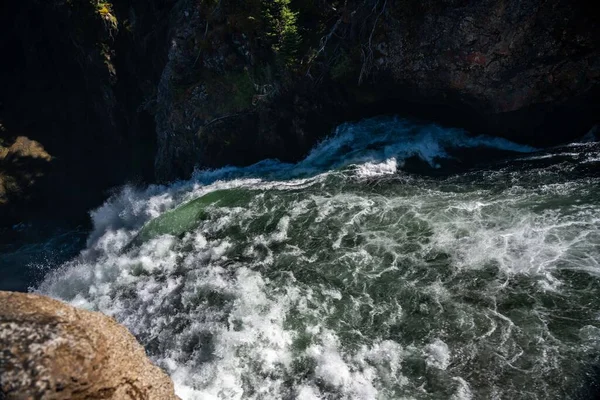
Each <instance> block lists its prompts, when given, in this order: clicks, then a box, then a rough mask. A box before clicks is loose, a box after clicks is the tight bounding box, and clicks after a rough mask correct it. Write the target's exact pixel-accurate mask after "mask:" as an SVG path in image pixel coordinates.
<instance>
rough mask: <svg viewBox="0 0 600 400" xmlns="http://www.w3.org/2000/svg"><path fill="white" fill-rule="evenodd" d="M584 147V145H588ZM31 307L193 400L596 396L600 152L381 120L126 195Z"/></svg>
mask: <svg viewBox="0 0 600 400" xmlns="http://www.w3.org/2000/svg"><path fill="white" fill-rule="evenodd" d="M592 139H593V138H592ZM92 216H93V219H94V223H95V228H94V231H93V232H92V234H91V235H90V237H89V239H88V244H87V249H86V250H84V251H83V252H82V253H81V255H80V256H79V257H77V258H76V259H74V260H72V261H70V262H68V263H66V264H65V265H63V266H62V267H61V268H60V269H59V270H57V271H55V272H53V273H52V274H50V275H48V276H47V277H46V279H45V281H44V282H43V283H42V284H41V286H40V287H39V289H38V290H39V291H41V292H43V293H46V294H50V295H52V296H54V297H58V298H62V299H65V300H67V301H69V302H71V303H72V304H75V305H77V306H80V307H85V308H89V309H94V310H100V311H102V312H104V313H107V314H110V315H112V316H114V317H115V318H116V319H117V320H119V321H120V322H122V323H123V324H125V325H126V326H127V327H129V328H130V330H131V331H132V332H133V333H134V334H135V335H136V336H137V337H138V338H139V339H140V341H141V342H142V343H143V344H144V345H145V347H146V349H147V351H148V353H149V355H150V356H151V357H152V359H153V360H154V361H155V362H156V363H158V364H159V365H160V366H161V367H163V368H164V369H165V370H166V371H167V372H168V373H169V374H170V375H171V376H172V378H173V380H174V381H175V384H176V390H177V393H178V394H179V395H180V396H181V397H182V398H183V399H185V400H187V399H301V400H306V399H571V398H573V399H574V398H581V399H586V398H594V395H595V393H596V392H595V391H596V390H597V389H598V387H597V385H598V381H599V377H600V372H599V369H600V368H599V367H600V144H599V143H595V142H593V140H592V141H588V142H581V143H575V144H572V145H569V146H564V147H560V148H555V149H551V150H549V151H544V152H540V151H536V149H533V148H530V147H526V146H520V145H517V144H514V143H511V142H508V141H504V140H500V139H493V138H487V137H482V136H479V137H472V136H469V135H467V134H465V133H463V132H461V131H457V130H450V129H444V128H440V127H437V126H433V125H420V124H416V123H411V122H408V121H404V120H399V119H393V118H384V119H373V120H367V121H363V122H361V123H357V124H347V125H343V126H341V127H339V128H338V130H337V131H336V133H335V136H333V137H331V138H330V139H328V140H326V141H324V142H323V143H321V144H320V145H319V146H317V147H316V148H315V149H314V150H313V152H312V153H311V154H310V155H309V156H308V157H307V158H306V159H305V160H304V161H302V162H300V163H298V164H294V165H292V164H282V163H278V162H276V161H265V162H262V163H259V164H257V165H254V166H252V167H247V168H225V169H220V170H215V171H199V172H197V173H196V174H195V175H194V177H193V178H192V179H191V180H189V181H185V182H177V183H174V184H172V185H170V186H152V187H150V188H147V189H145V190H136V189H133V188H126V189H124V190H123V192H122V193H121V194H120V195H117V196H115V197H113V198H112V199H110V200H109V201H108V202H107V203H106V204H105V205H104V206H103V207H101V208H100V209H98V210H96V211H94V212H93V213H92Z"/></svg>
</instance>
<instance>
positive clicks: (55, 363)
mask: <svg viewBox="0 0 600 400" xmlns="http://www.w3.org/2000/svg"><path fill="white" fill-rule="evenodd" d="M0 304H1V307H0V349H1V353H0V398H6V399H29V398H31V399H34V398H35V399H53V400H59V399H74V400H76V399H112V400H121V399H123V400H129V399H131V400H134V399H135V400H176V399H178V397H177V396H176V395H175V393H174V389H173V383H172V382H171V380H170V378H169V377H168V376H167V375H166V374H165V373H164V372H163V371H161V370H160V369H159V368H158V367H156V366H155V365H153V364H152V363H151V362H150V360H148V359H147V358H146V354H145V352H144V349H143V347H142V346H140V344H139V343H137V341H136V340H135V338H134V337H133V335H131V333H129V332H128V331H127V329H126V328H125V327H123V326H121V325H119V324H118V323H117V322H116V321H115V320H113V319H112V318H110V317H107V316H105V315H103V314H101V313H98V312H91V311H85V310H79V309H76V308H74V307H71V306H69V305H67V304H65V303H62V302H60V301H57V300H53V299H50V298H47V297H44V296H39V295H35V294H24V293H13V292H0Z"/></svg>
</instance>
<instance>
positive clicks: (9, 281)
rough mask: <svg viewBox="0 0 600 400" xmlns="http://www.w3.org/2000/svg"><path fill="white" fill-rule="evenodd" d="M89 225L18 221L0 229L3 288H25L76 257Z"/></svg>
mask: <svg viewBox="0 0 600 400" xmlns="http://www.w3.org/2000/svg"><path fill="white" fill-rule="evenodd" d="M88 233H89V228H86V227H83V226H77V227H68V226H59V225H30V224H28V225H26V224H18V225H15V226H13V227H7V228H2V229H1V230H0V290H8V291H16V292H26V291H27V290H28V289H29V288H31V287H33V286H35V285H37V284H38V283H39V282H40V281H41V280H42V279H43V278H44V276H45V275H46V273H47V272H49V271H50V270H52V269H54V268H56V267H58V266H60V265H61V264H63V263H64V262H66V261H68V260H70V259H72V258H73V257H75V256H76V255H77V254H78V253H79V252H80V251H81V250H82V249H83V248H84V247H85V242H86V237H87V235H88Z"/></svg>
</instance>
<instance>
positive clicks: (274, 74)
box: [156, 0, 600, 180]
mask: <svg viewBox="0 0 600 400" xmlns="http://www.w3.org/2000/svg"><path fill="white" fill-rule="evenodd" d="M250 3H252V2H250ZM179 4H180V5H181V6H182V7H181V8H180V9H179V11H178V12H177V13H175V14H174V15H173V21H175V22H174V26H176V28H175V30H174V31H173V32H172V42H171V47H170V50H169V62H168V63H167V67H166V68H165V71H164V72H163V75H162V79H161V82H160V85H159V89H158V102H157V104H158V112H157V113H156V121H157V134H158V141H159V146H158V155H157V158H156V171H157V175H158V177H159V178H160V179H162V180H168V179H173V178H175V177H182V176H187V175H189V173H190V172H191V171H192V168H193V167H194V166H195V165H196V166H208V167H217V166H222V165H225V164H229V163H232V164H249V163H252V162H256V161H258V160H260V159H262V158H265V157H276V158H280V159H284V160H287V161H293V160H297V159H298V158H300V157H302V156H303V155H304V154H306V152H307V151H309V149H310V147H311V146H312V145H314V143H315V141H317V140H319V139H320V138H322V137H323V136H325V135H327V134H328V133H329V132H330V130H331V128H332V127H333V126H335V125H336V124H338V123H340V122H343V121H346V120H349V119H358V118H361V117H366V116H370V115H375V114H385V113H395V114H400V115H413V116H417V117H426V118H430V119H437V120H440V121H441V122H442V123H447V124H450V125H455V126H459V127H464V128H466V129H468V130H471V131H473V132H475V133H487V134H492V135H499V136H503V137H507V138H509V139H512V140H516V141H519V142H523V143H528V144H533V145H536V146H545V145H552V144H557V143H560V142H565V141H569V140H572V139H574V138H577V137H579V136H581V135H583V134H584V133H585V132H587V131H588V130H589V129H590V128H591V127H592V126H593V125H594V124H595V123H597V122H598V121H599V116H600V107H599V101H598V99H599V89H598V80H599V77H600V49H599V46H600V28H599V26H600V25H599V24H598V17H596V14H595V13H593V12H592V7H591V4H590V5H588V4H587V3H585V2H577V3H573V2H569V1H561V0H553V1H540V0H526V1H511V0H485V1H464V0H460V1H458V0H456V1H455V0H449V1H448V0H443V1H442V0H431V1H426V2H421V1H398V2H391V1H383V0H382V1H370V2H369V1H368V2H362V1H361V2H352V1H349V2H347V3H345V4H346V6H345V7H344V4H343V3H341V2H340V4H336V5H335V6H336V7H335V8H332V9H328V8H327V7H325V6H322V7H321V6H320V7H321V8H318V9H316V10H315V9H314V8H313V9H311V8H310V4H313V5H314V3H313V2H303V1H298V2H291V3H290V7H291V9H292V10H295V11H297V13H298V18H297V24H298V26H299V28H298V29H299V31H301V32H303V37H302V42H301V44H300V45H298V51H297V52H296V64H295V65H293V66H292V67H290V66H289V65H286V66H282V64H281V62H278V61H277V56H275V61H273V59H272V58H269V52H268V49H267V50H266V48H268V39H267V40H265V38H263V37H261V35H260V32H257V30H258V31H260V30H261V29H262V30H266V29H268V28H267V27H265V24H264V22H263V25H258V26H259V27H258V28H256V27H250V28H249V27H247V26H244V24H241V23H238V21H237V19H236V18H234V17H232V15H235V14H236V13H237V14H239V13H247V14H248V15H257V14H258V11H256V10H252V8H251V6H250V5H248V6H247V7H246V9H245V10H242V11H239V10H237V11H234V8H233V7H234V5H235V4H236V2H235V1H223V2H219V6H217V7H212V8H211V7H204V6H202V5H198V4H197V3H191V2H189V3H188V2H180V3H179ZM294 5H296V6H297V8H296V9H294V8H293V6H294ZM259 9H260V7H259ZM315 20H316V21H320V22H318V23H314V22H311V21H315ZM311 24H313V25H318V26H317V27H316V29H314V30H311V28H313V26H311ZM311 52H312V53H311ZM307 54H312V58H311V56H310V55H307ZM315 54H316V56H315Z"/></svg>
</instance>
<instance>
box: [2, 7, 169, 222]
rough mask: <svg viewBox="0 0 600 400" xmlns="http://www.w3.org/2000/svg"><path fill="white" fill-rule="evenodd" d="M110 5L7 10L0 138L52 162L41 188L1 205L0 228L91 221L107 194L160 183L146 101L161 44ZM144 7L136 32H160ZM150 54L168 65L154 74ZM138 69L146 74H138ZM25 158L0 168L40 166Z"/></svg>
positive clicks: (41, 177) (37, 185)
mask: <svg viewBox="0 0 600 400" xmlns="http://www.w3.org/2000/svg"><path fill="white" fill-rule="evenodd" d="M104 3H107V2H96V1H83V0H82V1H79V0H77V1H63V0H53V1H38V0H24V1H18V2H3V3H2V5H0V8H2V10H1V11H0V52H1V53H2V54H3V60H4V61H3V62H2V63H0V87H1V88H2V89H1V90H0V125H2V126H3V129H2V130H1V132H0V137H1V139H3V141H4V142H5V144H6V146H8V145H10V144H11V143H13V142H14V141H15V140H16V138H18V137H26V138H28V139H29V140H34V141H36V142H39V143H40V145H41V146H43V147H44V149H45V150H46V151H47V152H48V153H49V154H50V155H51V156H52V161H51V162H49V163H47V165H46V166H45V167H44V169H43V171H40V172H41V173H40V174H38V175H37V176H36V178H37V179H36V182H35V184H33V185H30V186H29V187H28V188H26V189H25V190H23V191H22V192H14V193H13V196H12V200H11V201H10V202H8V203H7V204H6V206H4V207H0V224H1V225H4V224H13V223H16V222H21V221H23V220H24V219H25V220H26V219H31V218H38V217H41V218H47V217H48V218H57V219H61V218H73V217H77V216H80V215H83V216H85V215H86V210H89V209H90V208H92V207H95V206H97V205H99V204H101V202H102V201H104V199H105V198H106V196H107V193H106V191H107V190H108V189H109V188H111V187H114V186H116V185H120V184H123V183H124V182H125V181H131V180H140V179H152V177H153V173H152V164H153V152H154V143H155V139H154V138H155V134H154V121H153V117H152V115H151V114H150V113H149V112H148V111H147V110H146V109H145V108H144V107H143V104H144V99H145V96H146V93H145V92H144V90H147V92H148V93H150V92H151V91H152V90H153V89H152V88H153V87H154V85H155V81H156V80H157V77H158V76H160V71H161V70H162V65H164V61H162V60H161V57H160V54H161V53H160V52H158V51H156V49H155V48H153V45H156V43H158V39H156V40H154V39H152V38H150V39H149V38H148V37H146V36H143V35H141V34H140V35H139V36H135V35H136V34H137V33H138V32H136V31H134V30H133V29H130V30H128V29H126V27H125V26H122V24H120V22H119V21H118V20H117V19H116V17H115V14H116V12H117V10H116V9H115V6H112V5H111V4H110V3H107V4H108V6H105V5H103V4H104ZM128 3H130V4H135V2H128ZM139 3H140V4H138V6H139V7H138V12H139V13H143V17H142V16H138V17H137V21H138V26H140V27H142V26H143V28H144V29H146V30H147V31H150V30H152V29H153V30H154V32H155V33H156V34H157V35H160V32H161V30H160V29H161V28H160V27H157V26H155V25H158V22H156V21H155V20H154V18H156V15H155V14H154V11H153V10H149V8H151V7H152V4H150V5H149V6H146V5H145V4H142V3H143V2H139ZM150 3H151V2H150ZM157 13H158V12H157ZM163 36H166V34H164V35H163ZM164 40H166V39H164ZM134 41H135V42H136V45H135V46H133V45H131V43H132V42H134ZM124 47H126V48H127V49H125V48H124ZM161 48H164V46H162V47H161ZM117 50H123V51H121V55H120V56H119V57H117ZM148 53H151V54H152V56H153V57H154V59H156V60H157V61H159V64H160V65H161V69H159V70H158V72H157V73H155V75H156V76H153V75H152V71H153V69H152V63H151V62H147V58H148ZM162 54H163V55H164V54H165V52H164V51H163V52H162ZM131 58H135V63H131ZM139 65H145V66H147V67H148V68H147V69H145V70H144V71H141V72H140V71H139ZM131 76H135V79H131ZM148 96H149V95H148ZM27 160H28V159H26V158H23V157H22V158H21V159H20V160H19V165H18V166H17V165H16V164H14V165H9V164H8V161H10V160H5V162H4V163H3V164H2V165H0V168H2V170H4V171H5V172H6V171H10V170H11V169H15V168H24V169H35V168H36V166H34V165H29V164H28V163H27ZM35 162H36V161H35V160H32V163H35Z"/></svg>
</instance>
